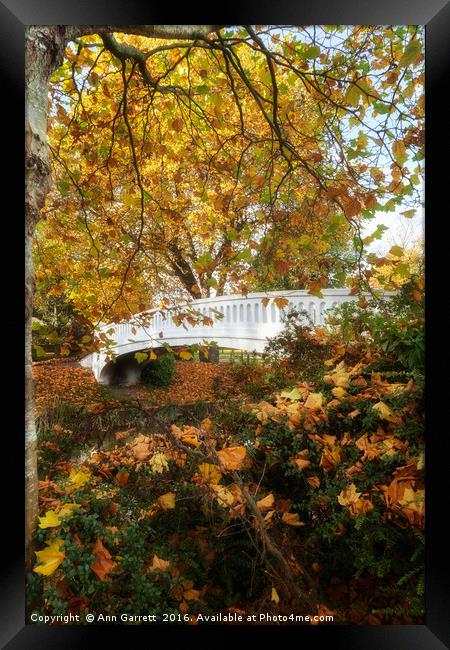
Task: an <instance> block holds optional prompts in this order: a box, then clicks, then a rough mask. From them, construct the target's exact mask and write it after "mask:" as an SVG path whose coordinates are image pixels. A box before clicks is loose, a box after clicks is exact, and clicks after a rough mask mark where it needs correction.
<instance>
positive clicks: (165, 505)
mask: <svg viewBox="0 0 450 650" xmlns="http://www.w3.org/2000/svg"><path fill="white" fill-rule="evenodd" d="M157 501H158V504H159V505H160V506H161V508H162V509H163V510H173V508H175V494H174V493H173V492H167V493H166V494H163V495H162V496H160V497H158V499H157Z"/></svg>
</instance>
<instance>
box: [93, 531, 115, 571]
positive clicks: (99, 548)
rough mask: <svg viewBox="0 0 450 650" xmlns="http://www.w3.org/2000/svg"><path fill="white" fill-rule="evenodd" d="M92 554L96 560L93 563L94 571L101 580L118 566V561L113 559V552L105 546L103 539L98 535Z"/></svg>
mask: <svg viewBox="0 0 450 650" xmlns="http://www.w3.org/2000/svg"><path fill="white" fill-rule="evenodd" d="M92 555H93V556H94V557H95V562H93V563H92V564H91V569H92V571H93V572H94V573H95V574H96V575H97V576H98V577H99V578H100V580H105V579H106V577H107V575H108V574H109V573H111V571H112V570H113V569H114V567H115V566H117V562H114V561H113V560H112V559H111V553H110V552H109V551H108V549H107V548H105V546H103V544H102V541H101V539H99V538H98V537H97V541H96V542H95V545H94V548H93V549H92Z"/></svg>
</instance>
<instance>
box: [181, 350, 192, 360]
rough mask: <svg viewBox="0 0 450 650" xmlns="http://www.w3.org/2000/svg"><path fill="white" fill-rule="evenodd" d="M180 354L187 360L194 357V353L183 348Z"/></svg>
mask: <svg viewBox="0 0 450 650" xmlns="http://www.w3.org/2000/svg"><path fill="white" fill-rule="evenodd" d="M178 356H179V357H180V359H185V360H186V361H189V360H190V359H192V354H191V353H190V352H188V351H187V350H182V351H181V352H179V353H178Z"/></svg>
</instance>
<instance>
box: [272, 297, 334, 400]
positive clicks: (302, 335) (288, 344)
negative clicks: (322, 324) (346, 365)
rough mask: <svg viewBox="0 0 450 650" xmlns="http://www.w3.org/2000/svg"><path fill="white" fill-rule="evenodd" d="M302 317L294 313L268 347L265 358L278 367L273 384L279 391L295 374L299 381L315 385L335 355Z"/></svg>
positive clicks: (292, 312)
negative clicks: (311, 382)
mask: <svg viewBox="0 0 450 650" xmlns="http://www.w3.org/2000/svg"><path fill="white" fill-rule="evenodd" d="M301 316H303V314H301V313H300V312H298V311H295V310H291V311H290V312H289V313H288V314H287V317H286V321H285V326H284V328H283V330H282V331H281V332H280V334H278V335H277V336H274V337H273V338H271V339H269V342H268V344H267V345H266V348H265V351H264V358H265V359H267V360H268V361H269V362H271V363H272V365H273V366H274V371H275V376H273V377H272V380H273V383H274V387H275V388H276V387H281V386H283V385H285V384H286V373H287V377H289V374H295V376H296V377H297V378H299V379H302V380H305V381H314V380H315V379H317V378H318V376H320V374H321V371H322V369H323V363H324V361H325V360H326V359H328V358H329V356H330V355H331V346H330V345H329V344H328V343H324V342H322V341H321V340H320V338H317V337H315V336H314V330H313V327H312V325H309V324H307V323H305V322H303V321H302V320H300V317H301ZM277 375H280V377H278V376H277ZM278 378H279V379H280V380H281V381H280V382H279V381H277V380H278Z"/></svg>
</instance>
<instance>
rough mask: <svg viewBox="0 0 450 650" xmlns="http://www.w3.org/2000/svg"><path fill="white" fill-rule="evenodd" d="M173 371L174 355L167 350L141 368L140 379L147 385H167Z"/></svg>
mask: <svg viewBox="0 0 450 650" xmlns="http://www.w3.org/2000/svg"><path fill="white" fill-rule="evenodd" d="M174 372H175V357H174V355H173V354H172V353H169V352H167V353H165V354H162V355H161V356H160V357H158V358H157V359H155V360H154V361H150V363H149V364H148V365H147V366H145V368H143V369H142V374H141V381H142V383H144V384H148V385H149V386H169V385H170V383H171V381H172V377H173V373H174Z"/></svg>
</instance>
